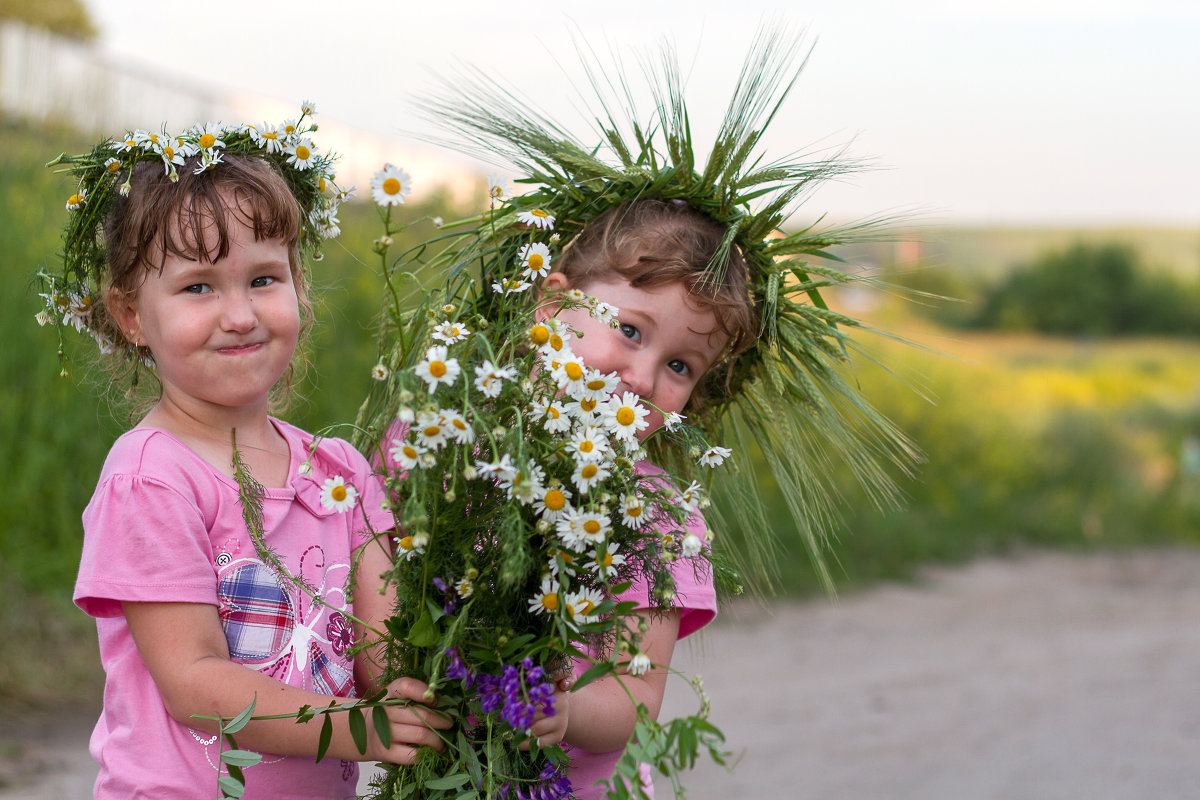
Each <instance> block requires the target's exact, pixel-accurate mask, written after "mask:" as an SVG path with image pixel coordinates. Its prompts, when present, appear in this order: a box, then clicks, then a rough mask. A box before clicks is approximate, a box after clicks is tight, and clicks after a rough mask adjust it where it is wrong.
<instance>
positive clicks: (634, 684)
mask: <svg viewBox="0 0 1200 800" xmlns="http://www.w3.org/2000/svg"><path fill="white" fill-rule="evenodd" d="M638 613H639V615H640V616H641V617H642V619H643V620H645V622H646V625H647V626H648V627H647V629H646V632H645V633H643V634H642V643H641V647H642V652H643V653H645V654H646V655H647V656H649V658H650V662H651V664H653V666H652V667H651V668H650V669H649V670H648V671H647V672H646V673H645V674H643V675H640V676H636V677H635V676H633V675H630V674H629V673H628V672H625V670H624V669H622V670H620V671H619V672H618V674H616V675H607V676H605V677H603V678H600V679H599V680H594V681H592V682H591V683H589V684H587V685H586V686H584V687H583V688H582V689H580V690H578V691H576V692H572V693H571V694H570V698H571V700H570V703H571V705H570V709H571V712H570V713H571V715H570V719H569V720H568V721H567V729H566V735H565V736H564V737H563V738H564V739H565V741H567V742H568V743H570V744H573V745H575V746H576V747H582V748H583V749H584V750H588V751H591V752H593V753H605V752H608V751H610V750H617V749H620V748H622V747H624V746H625V745H626V743H627V742H628V741H629V737H630V736H631V735H632V734H633V726H634V723H635V722H636V721H637V714H636V711H635V709H636V704H638V703H640V704H642V705H644V706H646V709H647V711H649V712H650V716H651V717H652V718H654V719H657V718H658V712H659V709H660V708H661V707H662V700H663V693H664V691H665V690H666V686H667V675H668V674H669V670H668V668H669V667H670V665H671V656H672V655H673V654H674V652H675V641H676V639H678V637H679V612H678V611H655V612H653V613H651V612H650V611H646V610H643V611H639V612H638ZM575 677H576V678H577V679H578V677H579V676H578V675H576V676H575ZM626 690H628V691H626ZM630 694H632V695H633V698H634V699H633V700H632V701H631V700H630V699H629V695H630Z"/></svg>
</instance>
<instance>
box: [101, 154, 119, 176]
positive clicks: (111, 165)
mask: <svg viewBox="0 0 1200 800" xmlns="http://www.w3.org/2000/svg"><path fill="white" fill-rule="evenodd" d="M104 171H105V172H107V173H108V174H109V175H115V174H116V173H118V172H120V171H121V161H120V160H119V159H116V158H109V159H105V161H104Z"/></svg>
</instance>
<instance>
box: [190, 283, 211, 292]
mask: <svg viewBox="0 0 1200 800" xmlns="http://www.w3.org/2000/svg"><path fill="white" fill-rule="evenodd" d="M183 290H184V291H185V292H187V293H188V294H209V293H210V292H211V291H212V287H211V286H209V285H208V284H207V283H193V284H192V285H191V286H185V287H184V288H183Z"/></svg>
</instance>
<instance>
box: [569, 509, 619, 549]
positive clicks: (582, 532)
mask: <svg viewBox="0 0 1200 800" xmlns="http://www.w3.org/2000/svg"><path fill="white" fill-rule="evenodd" d="M577 517H578V519H577V520H576V523H575V530H576V532H577V533H578V536H579V538H580V539H582V540H583V541H584V542H587V543H588V544H591V545H597V544H599V543H600V542H603V541H604V540H605V539H607V538H608V534H610V533H612V522H611V521H610V520H609V518H608V515H607V514H598V513H596V512H594V511H584V512H582V513H579V514H578V515H577Z"/></svg>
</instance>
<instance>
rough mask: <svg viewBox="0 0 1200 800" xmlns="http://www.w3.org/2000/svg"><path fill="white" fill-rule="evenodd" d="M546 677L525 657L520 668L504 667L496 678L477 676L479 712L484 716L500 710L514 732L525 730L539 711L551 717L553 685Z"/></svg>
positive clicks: (513, 665) (493, 676)
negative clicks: (547, 681)
mask: <svg viewBox="0 0 1200 800" xmlns="http://www.w3.org/2000/svg"><path fill="white" fill-rule="evenodd" d="M545 677H546V671H545V670H544V669H542V668H541V667H539V666H535V665H534V663H533V661H532V660H531V659H528V658H526V659H524V660H523V661H522V662H521V663H520V665H519V666H518V665H515V664H505V665H504V666H503V667H502V668H501V670H500V674H499V675H486V674H484V675H476V676H475V687H476V691H477V692H478V693H479V706H480V709H481V710H482V711H483V712H484V713H485V714H491V713H492V712H494V711H499V712H500V719H502V720H504V721H505V722H507V723H508V724H509V726H510V727H512V729H513V730H517V731H527V730H529V728H530V726H531V725H533V718H534V717H535V716H536V715H537V713H538V712H539V711H540V712H541V713H543V714H545V715H546V716H547V717H552V716H554V684H552V683H546V682H545V681H544V679H545Z"/></svg>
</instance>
